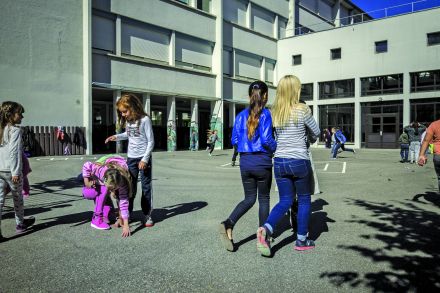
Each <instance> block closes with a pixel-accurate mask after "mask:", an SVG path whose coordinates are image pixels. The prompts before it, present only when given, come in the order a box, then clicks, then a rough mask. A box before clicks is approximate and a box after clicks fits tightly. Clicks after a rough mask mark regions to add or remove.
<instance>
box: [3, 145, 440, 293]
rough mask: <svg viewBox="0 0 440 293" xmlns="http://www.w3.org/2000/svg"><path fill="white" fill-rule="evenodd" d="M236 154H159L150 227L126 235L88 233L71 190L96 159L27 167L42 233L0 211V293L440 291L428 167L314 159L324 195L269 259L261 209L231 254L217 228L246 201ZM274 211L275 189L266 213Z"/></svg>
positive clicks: (325, 156) (361, 156)
mask: <svg viewBox="0 0 440 293" xmlns="http://www.w3.org/2000/svg"><path fill="white" fill-rule="evenodd" d="M231 155H232V150H223V151H218V150H216V151H214V153H213V156H212V157H209V156H208V155H207V153H206V152H205V151H197V152H186V151H183V152H174V153H167V152H156V153H154V154H153V189H154V206H155V212H154V214H153V217H154V218H155V220H156V225H155V226H154V227H152V228H144V227H142V226H141V225H140V223H139V220H141V212H140V197H139V196H138V198H136V206H135V213H134V218H135V221H134V222H133V223H132V224H131V230H132V231H133V234H132V236H131V237H129V238H127V239H122V238H121V237H120V234H121V230H120V229H112V230H110V231H98V230H95V229H93V228H91V227H90V220H91V217H92V209H93V202H92V201H88V200H85V199H82V197H81V184H78V183H77V182H76V181H75V177H76V176H77V175H78V174H79V173H80V171H81V166H82V164H83V163H84V162H85V161H86V160H94V159H93V156H91V157H79V156H71V157H68V158H66V159H64V158H61V157H56V158H53V159H51V158H47V157H42V158H31V166H32V169H33V172H32V173H31V174H30V176H29V179H30V182H31V188H32V189H31V196H30V197H29V198H28V199H26V200H25V207H26V210H25V213H26V215H33V216H35V217H36V219H37V221H36V224H35V226H34V227H33V228H32V230H30V231H29V232H28V233H26V234H24V235H20V236H16V235H15V226H14V225H15V221H14V218H13V210H12V200H11V198H8V199H7V201H6V205H5V207H4V208H3V220H2V230H3V235H4V236H5V237H7V239H6V241H5V242H3V243H0V265H1V273H0V292H92V291H93V292H116V291H121V290H123V291H125V292H129V291H130V292H228V291H229V292H264V291H266V292H268V291H269V292H434V291H437V292H438V291H439V289H440V262H439V251H440V237H439V236H440V235H439V234H440V226H439V223H440V216H439V208H440V197H439V195H438V194H437V193H436V192H437V180H436V176H435V172H434V168H433V164H432V157H431V158H430V160H429V163H428V165H427V166H425V167H423V168H422V167H418V166H416V165H414V164H413V165H411V164H402V163H400V162H399V159H400V157H399V150H367V149H361V150H359V151H358V152H357V153H356V154H355V155H353V154H352V153H348V152H344V153H341V154H340V155H339V158H338V159H337V160H330V159H329V152H328V150H325V149H314V150H313V159H314V161H315V167H316V171H317V175H318V178H319V187H320V190H321V193H320V194H319V195H314V196H312V216H311V222H310V237H311V238H312V239H315V240H316V248H315V249H313V250H310V251H307V252H297V251H295V250H294V249H293V245H294V243H293V242H294V239H295V238H294V236H293V233H292V229H290V227H289V222H288V220H287V217H286V219H284V220H283V222H282V223H280V225H279V226H278V229H277V232H276V238H275V241H274V243H273V252H274V254H273V256H272V257H271V258H265V257H262V256H260V255H259V253H258V252H257V250H256V238H255V233H256V230H257V228H258V227H257V226H258V219H257V218H258V203H257V204H256V205H255V206H254V207H253V208H252V209H251V210H250V211H249V212H248V213H247V214H246V215H245V216H244V217H243V218H242V219H241V220H240V221H239V222H238V224H237V225H236V227H235V229H234V240H235V242H236V243H237V245H238V249H237V251H236V252H232V253H231V252H228V251H226V250H225V249H224V248H223V247H222V245H221V242H220V239H219V235H218V224H219V223H220V221H222V220H224V219H225V218H226V217H227V216H228V215H229V214H230V212H231V211H232V209H233V208H234V207H235V205H236V204H237V203H238V202H239V201H240V200H241V199H242V198H243V189H242V185H241V179H240V173H239V167H231V166H230V165H228V164H229V163H230V158H231ZM277 201H278V194H277V191H276V187H275V181H274V182H273V186H272V191H271V205H274V204H276V203H277Z"/></svg>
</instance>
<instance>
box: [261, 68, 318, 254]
mask: <svg viewBox="0 0 440 293" xmlns="http://www.w3.org/2000/svg"><path fill="white" fill-rule="evenodd" d="M300 95H301V82H300V80H299V79H298V78H297V77H296V76H294V75H286V76H284V77H283V78H282V79H281V80H280V82H279V83H278V87H277V94H276V98H275V102H274V105H273V107H272V111H271V112H272V119H273V126H274V128H275V137H276V141H277V149H276V151H275V155H274V173H275V180H276V182H277V186H278V191H279V197H280V200H279V202H278V203H277V204H276V205H275V207H274V208H273V209H272V211H271V212H270V214H269V217H268V218H267V220H266V222H265V223H264V224H263V225H261V227H260V228H258V231H257V248H258V250H259V251H260V252H261V254H262V255H264V256H270V255H271V250H270V243H269V238H270V237H271V235H272V233H273V231H274V228H275V226H276V225H277V224H278V222H279V221H280V220H281V218H282V217H283V216H284V215H285V214H286V212H287V211H288V210H289V208H290V207H291V206H292V202H293V200H294V198H295V195H297V197H298V215H297V223H298V224H297V240H296V242H295V249H296V250H307V249H311V248H314V246H315V243H314V241H313V240H311V239H308V238H307V235H308V224H309V218H310V206H311V179H312V178H313V172H312V168H311V164H310V157H309V152H308V147H307V143H308V142H310V143H313V142H315V141H316V139H317V138H318V137H319V134H320V130H319V127H318V125H317V123H316V121H315V119H314V118H313V116H312V113H311V111H310V108H309V107H308V106H307V105H306V104H304V103H301V102H300Z"/></svg>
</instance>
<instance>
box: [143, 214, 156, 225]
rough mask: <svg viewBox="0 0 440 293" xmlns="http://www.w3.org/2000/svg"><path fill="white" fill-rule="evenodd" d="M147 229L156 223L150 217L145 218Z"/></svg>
mask: <svg viewBox="0 0 440 293" xmlns="http://www.w3.org/2000/svg"><path fill="white" fill-rule="evenodd" d="M144 225H145V227H153V226H154V221H153V219H152V218H151V217H150V216H145V224H144Z"/></svg>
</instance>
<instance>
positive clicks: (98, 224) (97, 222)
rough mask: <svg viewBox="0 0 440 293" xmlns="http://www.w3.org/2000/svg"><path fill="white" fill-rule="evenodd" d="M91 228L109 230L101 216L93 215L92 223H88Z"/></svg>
mask: <svg viewBox="0 0 440 293" xmlns="http://www.w3.org/2000/svg"><path fill="white" fill-rule="evenodd" d="M90 226H92V228H95V229H98V230H109V229H110V225H109V224H107V223H105V222H104V221H103V220H102V217H98V216H93V219H92V223H91V224H90Z"/></svg>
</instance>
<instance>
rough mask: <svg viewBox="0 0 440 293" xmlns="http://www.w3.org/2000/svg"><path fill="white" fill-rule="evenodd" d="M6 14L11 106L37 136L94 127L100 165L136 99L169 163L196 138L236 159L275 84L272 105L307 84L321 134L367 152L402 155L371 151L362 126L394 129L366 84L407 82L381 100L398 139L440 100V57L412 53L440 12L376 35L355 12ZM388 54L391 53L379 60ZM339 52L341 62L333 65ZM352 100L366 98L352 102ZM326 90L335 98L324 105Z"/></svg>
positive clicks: (52, 8) (221, 8)
mask: <svg viewBox="0 0 440 293" xmlns="http://www.w3.org/2000/svg"><path fill="white" fill-rule="evenodd" d="M0 9H1V10H0V11H1V12H0V14H1V16H2V17H1V18H0V24H1V25H2V28H3V29H2V31H1V32H0V37H1V40H2V42H1V43H0V53H1V54H0V74H1V76H2V78H1V79H0V99H1V100H6V99H11V100H16V101H18V102H20V103H22V104H23V105H24V106H25V108H26V114H25V116H26V118H25V120H24V122H25V124H27V125H73V126H85V128H86V139H87V141H88V142H89V143H88V146H89V147H88V149H87V151H88V153H92V152H93V153H100V152H109V151H113V150H114V149H113V148H114V146H108V145H104V144H103V141H104V139H105V137H107V136H108V135H111V134H113V133H114V132H115V109H114V104H115V102H116V101H117V99H118V98H119V97H120V96H121V95H122V94H124V93H135V94H136V95H138V96H139V97H140V98H142V100H143V103H144V106H145V110H146V112H147V113H148V114H149V115H150V116H151V118H152V122H153V129H154V133H155V140H156V141H155V143H156V148H157V149H162V150H168V151H174V150H176V149H188V148H189V145H190V134H191V133H192V132H196V133H197V134H198V135H197V137H198V147H199V148H204V147H205V146H206V131H207V130H208V129H216V130H217V131H218V133H219V136H220V142H219V144H218V146H217V147H222V148H228V147H230V145H229V136H230V134H231V131H230V130H231V127H232V125H233V122H234V118H235V115H236V114H237V113H238V112H239V111H241V110H242V109H244V108H245V106H246V104H247V87H248V85H249V83H250V82H252V81H253V80H256V79H260V80H263V81H265V82H267V83H268V84H269V87H270V91H269V104H270V103H272V102H273V99H274V97H275V89H276V83H277V80H278V79H279V78H280V77H281V76H283V75H285V74H296V75H298V76H299V77H300V78H301V80H302V81H303V83H304V84H305V86H304V87H303V98H304V99H305V100H307V103H309V104H310V105H311V106H312V107H313V112H314V115H315V117H316V118H317V120H318V121H320V125H321V127H328V126H331V125H330V124H332V125H333V124H338V125H340V126H342V127H345V130H346V131H347V132H349V133H348V134H349V135H348V136H349V138H350V141H352V142H353V143H354V144H355V145H356V146H357V147H361V146H366V147H390V146H391V145H387V144H382V143H381V144H380V145H378V144H376V145H374V144H373V143H372V140H374V139H373V138H371V139H369V140H368V142H369V143H367V142H366V141H365V138H364V137H366V135H367V136H368V134H366V133H367V132H368V131H367V132H366V131H365V130H363V129H364V126H363V125H364V124H365V123H364V124H363V119H367V120H368V119H370V120H371V123H370V124H371V125H374V126H372V127H373V128H374V131H376V132H377V131H382V132H383V129H382V130H378V129H377V125H376V124H377V123H376V122H377V121H378V120H377V119H378V118H377V117H379V124H380V125H382V124H383V125H385V124H386V125H388V123H391V122H389V121H391V120H392V118H387V117H388V116H386V117H385V116H383V115H382V116H383V117H382V116H374V115H373V116H371V115H370V116H368V114H366V115H367V116H368V117H367V116H365V117H367V118H362V117H363V116H362V115H361V114H360V113H363V112H362V109H364V108H362V107H363V106H365V107H366V106H367V105H366V104H365V103H370V104H368V105H369V106H368V107H370V108H371V109H373V108H375V107H376V106H375V105H376V104H374V103H375V102H377V101H378V99H379V97H378V96H377V95H372V94H371V90H368V89H366V91H367V94H366V96H365V97H364V96H363V94H361V91H360V88H361V85H362V84H364V83H362V81H365V78H370V79H371V80H370V83H371V84H374V80H375V79H374V78H376V77H382V79H380V80H379V82H380V83H381V85H382V84H383V79H384V78H385V77H387V76H391V78H397V79H398V80H400V79H399V78H401V80H402V81H403V83H401V90H400V88H399V91H402V92H398V93H395V92H392V90H390V91H388V92H386V95H385V94H384V89H383V86H382V87H381V92H380V98H381V100H380V101H381V102H382V103H385V102H388V101H399V103H401V104H402V107H401V108H398V109H397V111H398V112H399V111H401V112H399V113H401V114H399V115H400V116H398V117H397V118H395V119H397V120H398V121H399V123H398V124H399V125H398V126H396V127H400V126H401V125H402V124H405V123H407V122H409V121H410V120H411V117H410V115H411V114H410V110H409V108H408V107H409V106H411V105H412V104H411V103H412V102H411V101H412V100H413V99H418V100H420V101H423V102H426V101H427V100H425V99H432V98H435V97H438V96H439V94H438V87H437V86H438V80H439V79H438V75H437V74H438V73H437V71H438V69H440V66H439V65H436V62H435V61H436V60H437V61H438V60H439V58H438V56H439V46H435V45H433V46H426V42H425V44H424V47H423V46H422V45H421V44H420V43H419V41H420V42H421V41H422V40H420V38H422V37H420V38H419V39H417V40H416V39H411V40H408V39H405V36H407V35H408V34H410V35H414V38H417V37H416V35H417V33H419V35H420V34H421V35H423V36H425V38H426V34H427V33H431V32H434V33H435V32H438V31H440V28H439V27H438V25H437V24H436V22H435V21H434V18H435V15H436V14H437V15H438V13H439V10H438V9H432V10H428V11H425V12H420V13H413V14H408V15H405V16H399V17H394V18H389V19H384V20H374V21H369V20H371V16H370V15H368V14H365V13H363V12H362V11H361V10H360V9H359V8H358V7H356V6H355V5H354V4H353V3H351V1H343V0H334V1H333V0H331V1H328V0H307V1H295V0H271V1H268V0H251V1H249V0H223V1H222V0H150V1H143V0H124V1H122V0H93V1H91V0H65V1H62V3H60V1H55V0H45V1H36V2H35V1H34V2H30V3H29V1H24V0H15V1H12V0H6V1H2V2H1V3H0ZM365 21H368V22H365ZM419 21H420V22H421V23H423V25H422V24H419V23H418V22H419ZM415 23H417V28H416V26H415ZM399 27H400V28H402V27H404V28H405V29H404V30H403V29H402V31H401V32H399ZM406 29H408V30H407V31H405V30H406ZM434 38H435V35H434ZM381 41H382V42H383V41H387V42H388V43H387V45H388V47H387V48H388V49H389V50H388V51H387V52H384V53H381V54H378V53H374V50H373V49H374V44H375V42H381ZM372 43H373V45H372ZM381 45H382V46H384V44H383V43H381ZM371 46H373V49H372V47H371ZM408 46H413V47H408ZM327 47H328V48H327ZM338 49H339V51H338ZM329 50H333V51H331V52H332V53H331V54H333V55H334V56H336V57H337V56H340V58H336V59H335V60H330V59H329V57H328V54H330V53H329V52H330V51H329ZM371 50H373V53H374V54H370V53H371ZM420 52H422V53H420ZM402 56H405V57H402ZM295 58H296V59H295ZM298 58H299V59H301V60H298ZM294 59H295V61H294ZM293 62H295V65H292V64H293ZM297 62H300V64H297ZM436 70H437V71H436ZM420 72H433V73H432V76H433V78H434V92H429V93H427V92H424V91H423V92H422V93H420V92H419V90H420V88H417V87H416V88H415V91H417V92H413V91H412V87H411V86H410V83H409V81H408V80H410V79H411V78H412V77H413V78H414V79H416V78H417V77H416V76H415V75H414V74H416V73H420ZM428 74H429V73H428ZM395 75H397V77H396V76H395ZM401 75H402V76H401ZM419 75H420V74H419ZM411 76H412V77H411ZM436 78H437V79H436ZM376 79H377V78H376ZM339 80H350V81H347V82H345V84H344V85H340V83H339V82H337V81H339ZM353 80H354V81H353ZM330 81H333V83H328V82H330ZM377 82H378V81H377V80H376V83H377ZM327 83H328V84H327ZM321 84H322V85H321ZM324 87H325V88H329V89H333V92H328V91H324ZM341 87H343V88H344V87H345V88H348V89H350V87H351V88H352V92H353V94H352V95H351V96H347V97H344V98H341V97H339V96H338V95H339V92H338V91H340V88H341ZM321 88H322V91H324V94H325V95H327V97H330V96H331V95H332V94H333V96H332V97H331V98H327V99H323V98H321V97H320V96H319V95H318V93H319V91H320V90H321ZM338 89H339V90H338ZM347 91H348V90H347ZM373 102H374V103H373ZM341 105H342V106H341ZM344 105H345V106H347V105H349V106H348V107H345V106H344ZM399 105H400V104H399ZM414 105H415V104H414ZM333 108H337V113H341V114H335V113H334V112H335V111H334V109H333ZM365 109H366V108H365ZM381 109H382V110H381V111H387V110H386V109H385V110H383V107H382V106H381ZM345 112H347V113H345ZM416 112H417V111H416ZM439 112H440V108H439ZM325 113H333V114H329V116H331V117H330V118H329V117H327V118H325V119H324V118H323V117H324V115H326V114H325ZM370 114H374V113H370ZM332 115H333V116H332ZM335 115H336V116H335ZM332 117H333V118H332ZM335 117H336V118H335ZM340 117H344V119H345V120H343V121H340V120H338V119H342V118H340ZM393 117H394V116H393ZM332 119H333V120H332ZM335 119H336V120H335ZM347 119H351V120H350V121H347ZM381 119H382V120H381ZM387 119H388V120H387ZM324 120H325V123H324V124H323V122H324ZM370 120H368V121H370ZM373 120H374V121H373ZM385 120H386V121H388V122H385ZM397 120H396V121H397ZM380 121H382V122H380ZM373 122H374V123H373ZM396 123H397V122H396ZM349 125H350V127H351V128H349V127H348V126H349ZM383 125H382V126H380V127H383ZM374 131H373V130H372V131H370V132H373V133H374ZM368 133H369V132H368ZM381 134H382V133H381ZM376 140H377V138H376ZM364 142H365V143H364Z"/></svg>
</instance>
